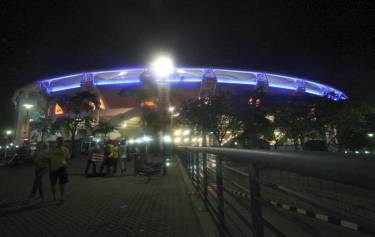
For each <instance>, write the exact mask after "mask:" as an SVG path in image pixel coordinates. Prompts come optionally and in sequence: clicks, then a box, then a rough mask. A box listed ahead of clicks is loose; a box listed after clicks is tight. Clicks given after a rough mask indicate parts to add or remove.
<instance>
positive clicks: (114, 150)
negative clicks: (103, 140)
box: [112, 143, 120, 175]
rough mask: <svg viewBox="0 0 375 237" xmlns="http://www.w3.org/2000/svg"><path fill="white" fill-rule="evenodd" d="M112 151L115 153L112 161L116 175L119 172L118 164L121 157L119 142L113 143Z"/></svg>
mask: <svg viewBox="0 0 375 237" xmlns="http://www.w3.org/2000/svg"><path fill="white" fill-rule="evenodd" d="M112 153H113V157H112V159H113V161H112V165H113V174H114V175H116V173H117V164H118V158H119V157H120V156H119V148H118V144H116V143H115V144H113V145H112Z"/></svg>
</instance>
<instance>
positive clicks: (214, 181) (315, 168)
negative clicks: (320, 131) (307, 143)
mask: <svg viewBox="0 0 375 237" xmlns="http://www.w3.org/2000/svg"><path fill="white" fill-rule="evenodd" d="M175 153H176V155H177V156H178V157H179V158H180V161H181V163H182V165H183V166H184V167H185V169H186V171H187V173H188V174H189V176H190V177H191V179H192V181H193V184H194V186H195V188H196V189H197V191H198V192H199V194H200V196H201V198H202V199H203V201H204V203H205V206H206V207H207V209H208V210H209V212H210V214H211V215H212V217H213V219H214V221H215V223H216V225H217V227H218V230H219V232H220V235H221V236H255V237H262V236H303V235H301V234H298V233H299V232H301V230H302V232H303V231H306V232H307V235H306V236H308V234H309V233H310V236H311V235H315V234H314V231H316V230H314V229H311V228H310V229H309V228H305V227H304V226H303V224H301V222H303V221H301V219H299V218H302V217H300V216H301V215H304V216H305V217H304V218H314V219H315V221H318V222H319V221H323V222H326V223H331V224H332V225H336V226H340V227H342V228H340V231H343V233H345V231H349V232H350V231H357V232H360V234H363V235H364V236H366V235H371V236H373V235H374V234H375V228H374V227H373V226H375V158H371V157H366V158H364V157H359V156H347V155H343V154H335V153H324V152H289V151H267V150H243V149H230V148H213V147H178V148H176V149H175ZM285 219H288V223H286V222H285ZM290 220H292V221H290ZM294 228H295V229H294ZM314 228H315V229H316V228H317V229H321V231H323V232H324V228H330V227H326V226H322V227H320V226H319V223H318V224H314ZM335 228H337V227H335ZM296 233H297V234H296ZM338 234H340V233H338ZM341 234H342V233H341Z"/></svg>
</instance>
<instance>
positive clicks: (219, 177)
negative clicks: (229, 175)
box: [216, 156, 225, 236]
mask: <svg viewBox="0 0 375 237" xmlns="http://www.w3.org/2000/svg"><path fill="white" fill-rule="evenodd" d="M216 193H217V210H218V219H219V221H220V223H221V226H222V227H223V228H220V231H221V236H224V233H223V230H224V228H225V219H224V195H223V170H222V159H221V157H219V156H216Z"/></svg>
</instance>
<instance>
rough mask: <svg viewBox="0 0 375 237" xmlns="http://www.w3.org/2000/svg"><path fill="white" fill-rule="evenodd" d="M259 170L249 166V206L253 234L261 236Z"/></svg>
mask: <svg viewBox="0 0 375 237" xmlns="http://www.w3.org/2000/svg"><path fill="white" fill-rule="evenodd" d="M258 180H259V170H258V168H257V167H256V166H255V165H254V166H252V167H251V166H250V167H249V185H250V207H251V216H252V220H253V227H254V228H253V236H254V237H263V236H264V232H263V214H262V201H261V195H260V185H259V182H258Z"/></svg>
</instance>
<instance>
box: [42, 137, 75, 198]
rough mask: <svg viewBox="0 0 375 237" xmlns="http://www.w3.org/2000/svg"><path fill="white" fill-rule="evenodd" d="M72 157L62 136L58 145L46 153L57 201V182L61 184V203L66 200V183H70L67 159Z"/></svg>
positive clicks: (54, 195) (52, 189) (58, 139)
mask: <svg viewBox="0 0 375 237" xmlns="http://www.w3.org/2000/svg"><path fill="white" fill-rule="evenodd" d="M69 158H70V152H69V149H68V148H66V147H64V140H63V138H62V137H58V138H57V139H56V147H54V148H51V149H50V150H49V151H48V153H47V154H46V159H47V160H48V161H49V170H50V176H49V177H50V180H51V191H52V195H53V200H54V201H56V184H57V180H59V185H60V203H63V202H64V200H65V199H64V198H65V197H64V194H65V185H66V183H68V171H67V169H66V160H67V159H69Z"/></svg>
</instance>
